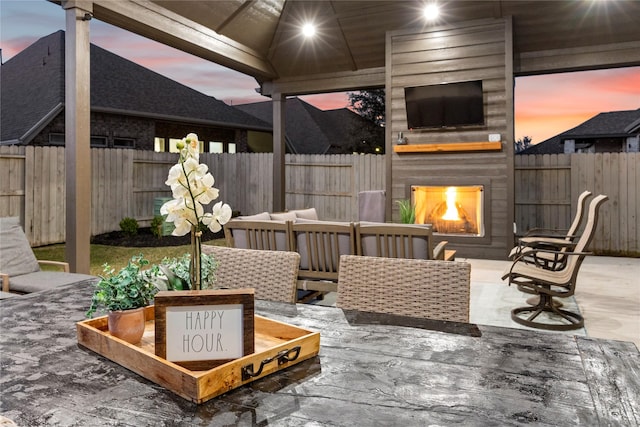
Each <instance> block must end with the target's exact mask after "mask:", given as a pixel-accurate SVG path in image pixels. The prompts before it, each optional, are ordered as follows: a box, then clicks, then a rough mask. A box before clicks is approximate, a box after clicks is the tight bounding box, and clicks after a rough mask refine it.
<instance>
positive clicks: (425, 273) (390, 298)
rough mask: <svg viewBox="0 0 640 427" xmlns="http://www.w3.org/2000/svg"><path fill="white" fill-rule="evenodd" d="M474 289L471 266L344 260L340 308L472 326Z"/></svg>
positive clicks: (360, 258)
mask: <svg viewBox="0 0 640 427" xmlns="http://www.w3.org/2000/svg"><path fill="white" fill-rule="evenodd" d="M470 284H471V265H470V264H469V263H466V262H458V261H455V262H454V261H436V260H417V259H405V258H379V257H367V256H352V255H343V256H341V257H340V271H339V273H338V299H337V301H336V305H337V306H338V307H340V308H343V309H347V310H359V311H368V312H374V313H388V314H397V315H402V316H411V317H418V318H425V319H433V320H447V321H454V322H466V323H468V322H469V300H470V293H471V290H470V289H471V285H470Z"/></svg>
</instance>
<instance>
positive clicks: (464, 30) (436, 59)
mask: <svg viewBox="0 0 640 427" xmlns="http://www.w3.org/2000/svg"><path fill="white" fill-rule="evenodd" d="M512 39H513V36H512V25H511V20H510V19H509V18H506V19H489V20H478V21H470V22H467V23H457V24H456V25H455V26H440V27H433V28H427V27H421V28H417V29H416V30H415V31H406V30H403V31H397V32H390V33H388V34H387V41H386V42H387V46H386V47H387V54H386V55H387V60H386V71H387V72H386V90H387V111H386V116H387V123H386V124H387V134H386V152H387V194H391V197H390V198H389V199H388V205H387V216H388V217H389V215H391V216H392V217H393V218H394V219H396V218H398V213H397V204H396V203H395V202H396V201H397V200H400V199H406V198H409V197H410V190H409V186H410V185H412V184H417V185H443V184H441V183H442V182H446V181H447V180H451V182H455V183H457V184H456V185H461V184H462V183H468V184H485V183H486V185H488V186H489V189H488V192H487V194H486V196H485V204H487V205H486V207H487V209H486V210H485V212H487V214H488V218H486V219H485V233H486V236H485V237H484V238H472V237H451V236H446V238H441V240H447V241H449V242H450V245H451V247H452V248H454V249H456V250H457V251H458V255H459V256H461V257H479V258H494V259H504V258H505V256H506V255H507V253H508V251H509V250H510V249H511V247H512V246H513V241H514V240H513V239H514V237H513V217H514V214H513V133H514V131H513V114H514V113H513V81H514V80H513V46H512ZM470 80H482V84H483V91H484V107H485V108H484V110H485V125H484V126H476V127H468V128H457V129H447V130H413V131H410V130H409V129H408V128H407V118H406V111H405V100H404V88H405V87H407V86H421V85H432V84H440V83H445V82H461V81H470ZM398 132H403V134H404V136H405V137H406V138H407V139H408V144H410V145H411V144H442V145H444V144H447V143H451V144H458V143H464V142H479V141H489V134H500V136H501V143H502V148H501V149H500V150H499V151H491V152H489V151H464V152H437V153H421V152H418V153H406V152H405V153H401V152H395V150H394V146H395V144H396V142H395V141H396V140H397V136H398Z"/></svg>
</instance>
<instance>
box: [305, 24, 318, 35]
mask: <svg viewBox="0 0 640 427" xmlns="http://www.w3.org/2000/svg"><path fill="white" fill-rule="evenodd" d="M315 34H316V26H315V25H313V24H311V23H309V22H307V23H306V24H304V26H303V27H302V35H304V36H305V37H313V36H314V35H315Z"/></svg>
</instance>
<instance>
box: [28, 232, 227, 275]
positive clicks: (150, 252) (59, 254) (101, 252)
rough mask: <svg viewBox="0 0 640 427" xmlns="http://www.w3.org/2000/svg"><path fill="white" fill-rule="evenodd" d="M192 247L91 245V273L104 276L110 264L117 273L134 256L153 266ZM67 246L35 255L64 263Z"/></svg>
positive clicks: (44, 248)
mask: <svg viewBox="0 0 640 427" xmlns="http://www.w3.org/2000/svg"><path fill="white" fill-rule="evenodd" d="M203 244H207V245H217V246H224V245H225V242H224V239H217V240H211V241H209V242H203ZM189 249H190V245H185V246H164V247H156V248H126V247H121V246H106V245H91V256H90V259H91V267H90V269H91V271H90V273H91V274H93V275H95V276H98V275H101V274H102V266H103V265H104V263H108V264H109V265H111V267H113V269H114V270H115V271H118V270H120V269H121V268H122V267H124V266H125V265H127V262H128V261H129V260H130V259H131V257H132V256H134V255H139V254H142V255H144V257H145V258H146V259H148V260H149V262H151V264H159V263H160V261H162V259H163V258H165V257H170V258H173V257H180V256H182V255H184V254H185V253H187V252H189ZM64 251H65V246H64V244H60V245H50V246H42V247H39V248H33V253H34V254H35V255H36V258H37V259H42V260H51V261H64V260H65V254H64Z"/></svg>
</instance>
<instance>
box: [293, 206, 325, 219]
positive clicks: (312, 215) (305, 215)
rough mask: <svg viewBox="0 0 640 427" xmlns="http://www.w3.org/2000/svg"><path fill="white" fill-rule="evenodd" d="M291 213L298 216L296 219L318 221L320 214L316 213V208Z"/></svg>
mask: <svg viewBox="0 0 640 427" xmlns="http://www.w3.org/2000/svg"><path fill="white" fill-rule="evenodd" d="M289 212H293V213H294V214H296V218H302V219H313V220H316V221H317V220H318V212H316V208H308V209H294V210H292V211H289Z"/></svg>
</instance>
